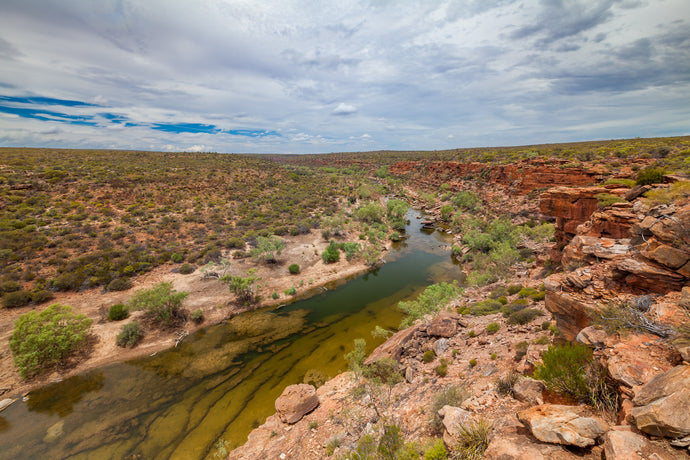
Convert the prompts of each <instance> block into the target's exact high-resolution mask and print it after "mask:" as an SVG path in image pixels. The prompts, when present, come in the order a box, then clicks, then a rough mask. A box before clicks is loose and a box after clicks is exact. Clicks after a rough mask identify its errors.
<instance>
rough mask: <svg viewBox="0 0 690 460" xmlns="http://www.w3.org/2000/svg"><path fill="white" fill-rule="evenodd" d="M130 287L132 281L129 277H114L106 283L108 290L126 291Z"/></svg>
mask: <svg viewBox="0 0 690 460" xmlns="http://www.w3.org/2000/svg"><path fill="white" fill-rule="evenodd" d="M131 287H132V282H131V281H130V280H129V278H115V279H114V280H112V281H111V282H110V283H108V291H111V292H114V291H126V290H127V289H130V288H131Z"/></svg>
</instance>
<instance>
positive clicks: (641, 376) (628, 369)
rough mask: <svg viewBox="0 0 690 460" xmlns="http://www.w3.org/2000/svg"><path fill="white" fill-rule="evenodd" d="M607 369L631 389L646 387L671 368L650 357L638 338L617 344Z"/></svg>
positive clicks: (609, 357)
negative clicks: (645, 385)
mask: <svg viewBox="0 0 690 460" xmlns="http://www.w3.org/2000/svg"><path fill="white" fill-rule="evenodd" d="M606 367H607V369H608V372H609V375H610V376H611V378H612V379H614V380H615V381H617V382H618V383H621V384H623V385H625V386H627V387H629V388H632V387H635V386H638V385H644V384H645V383H647V382H649V381H650V380H651V379H652V378H653V377H654V376H656V375H658V374H660V373H662V372H663V371H665V370H667V369H668V368H669V365H668V363H664V362H662V361H660V360H659V358H657V357H654V356H650V353H649V350H648V349H647V347H646V346H645V347H644V348H643V347H642V346H641V344H640V343H639V341H638V340H637V338H636V337H633V338H632V339H630V340H629V341H628V342H623V343H619V344H617V345H616V346H615V347H614V348H613V350H612V352H611V353H610V354H609V355H608V357H607V361H606Z"/></svg>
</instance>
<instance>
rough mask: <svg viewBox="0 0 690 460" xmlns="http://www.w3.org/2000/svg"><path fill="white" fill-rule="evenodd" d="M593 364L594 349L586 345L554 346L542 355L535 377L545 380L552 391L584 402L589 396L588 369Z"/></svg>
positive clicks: (566, 344)
mask: <svg viewBox="0 0 690 460" xmlns="http://www.w3.org/2000/svg"><path fill="white" fill-rule="evenodd" d="M591 363H592V349H591V348H589V347H587V346H585V345H581V344H579V343H565V344H563V345H552V346H549V348H548V350H547V351H546V352H544V354H543V355H542V364H541V365H539V366H537V368H536V369H535V370H534V377H535V378H537V379H539V380H543V381H544V384H545V385H546V387H547V388H548V389H549V390H551V391H555V392H558V393H563V394H566V395H569V396H571V397H572V398H573V399H575V400H576V401H583V400H586V399H587V397H588V396H589V386H588V383H587V374H586V368H588V367H589V366H590V365H591Z"/></svg>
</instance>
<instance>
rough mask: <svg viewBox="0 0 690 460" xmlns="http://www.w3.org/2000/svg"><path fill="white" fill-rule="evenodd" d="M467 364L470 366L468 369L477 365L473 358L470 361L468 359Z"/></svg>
mask: <svg viewBox="0 0 690 460" xmlns="http://www.w3.org/2000/svg"><path fill="white" fill-rule="evenodd" d="M469 364H470V367H474V366H476V365H477V360H476V359H474V358H472V359H470V363H469Z"/></svg>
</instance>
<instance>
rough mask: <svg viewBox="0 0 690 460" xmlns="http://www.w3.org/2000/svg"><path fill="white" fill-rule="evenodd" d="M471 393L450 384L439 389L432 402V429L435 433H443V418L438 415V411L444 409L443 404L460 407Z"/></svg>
mask: <svg viewBox="0 0 690 460" xmlns="http://www.w3.org/2000/svg"><path fill="white" fill-rule="evenodd" d="M469 396H470V395H469V394H468V393H467V391H466V390H465V389H464V388H462V387H459V386H455V385H452V386H449V387H447V388H444V389H442V390H440V391H438V392H437V393H436V394H435V395H434V397H433V399H432V402H431V409H430V412H431V420H430V423H431V429H432V430H433V432H435V433H441V431H442V429H443V420H442V419H441V416H440V415H438V411H440V410H441V409H443V406H454V407H460V405H461V404H462V402H463V401H464V400H466V399H467V398H468V397H469Z"/></svg>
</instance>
